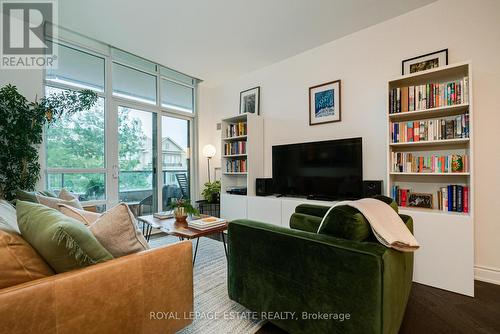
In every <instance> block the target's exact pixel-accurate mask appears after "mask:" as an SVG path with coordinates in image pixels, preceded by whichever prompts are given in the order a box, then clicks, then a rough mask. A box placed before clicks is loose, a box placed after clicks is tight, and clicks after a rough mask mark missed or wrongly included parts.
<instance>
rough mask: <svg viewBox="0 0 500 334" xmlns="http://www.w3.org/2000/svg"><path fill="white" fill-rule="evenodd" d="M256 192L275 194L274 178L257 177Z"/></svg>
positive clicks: (264, 194)
mask: <svg viewBox="0 0 500 334" xmlns="http://www.w3.org/2000/svg"><path fill="white" fill-rule="evenodd" d="M255 193H256V194H257V196H269V195H272V194H273V179H271V178H257V179H255Z"/></svg>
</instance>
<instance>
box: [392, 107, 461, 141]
mask: <svg viewBox="0 0 500 334" xmlns="http://www.w3.org/2000/svg"><path fill="white" fill-rule="evenodd" d="M456 138H469V114H468V113H466V114H462V115H458V116H449V117H443V118H433V119H427V120H420V121H411V122H398V123H391V140H392V142H393V143H407V142H416V141H433V140H444V139H456Z"/></svg>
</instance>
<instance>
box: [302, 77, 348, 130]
mask: <svg viewBox="0 0 500 334" xmlns="http://www.w3.org/2000/svg"><path fill="white" fill-rule="evenodd" d="M340 112H341V103H340V80H335V81H331V82H327V83H324V84H321V85H317V86H313V87H311V88H309V125H318V124H325V123H332V122H340Z"/></svg>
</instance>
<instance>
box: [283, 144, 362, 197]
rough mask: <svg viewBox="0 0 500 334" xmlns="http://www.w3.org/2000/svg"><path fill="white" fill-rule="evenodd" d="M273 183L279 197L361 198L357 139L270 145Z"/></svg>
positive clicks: (359, 147) (360, 158)
mask: <svg viewBox="0 0 500 334" xmlns="http://www.w3.org/2000/svg"><path fill="white" fill-rule="evenodd" d="M273 184H274V191H275V193H277V194H280V195H282V196H297V197H308V198H312V199H314V198H315V199H324V200H344V199H357V198H361V197H362V192H363V154H362V141H361V138H349V139H340V140H329V141H320V142H312V143H301V144H291V145H278V146H273Z"/></svg>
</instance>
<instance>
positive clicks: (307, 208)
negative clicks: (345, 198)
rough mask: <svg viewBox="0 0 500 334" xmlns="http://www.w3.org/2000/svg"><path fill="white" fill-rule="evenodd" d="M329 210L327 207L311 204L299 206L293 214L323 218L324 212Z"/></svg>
mask: <svg viewBox="0 0 500 334" xmlns="http://www.w3.org/2000/svg"><path fill="white" fill-rule="evenodd" d="M329 209H330V207H329V206H323V205H313V204H300V205H297V207H296V208H295V213H302V214H305V215H309V216H315V217H320V218H323V217H324V216H325V215H326V212H327V211H328V210H329Z"/></svg>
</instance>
